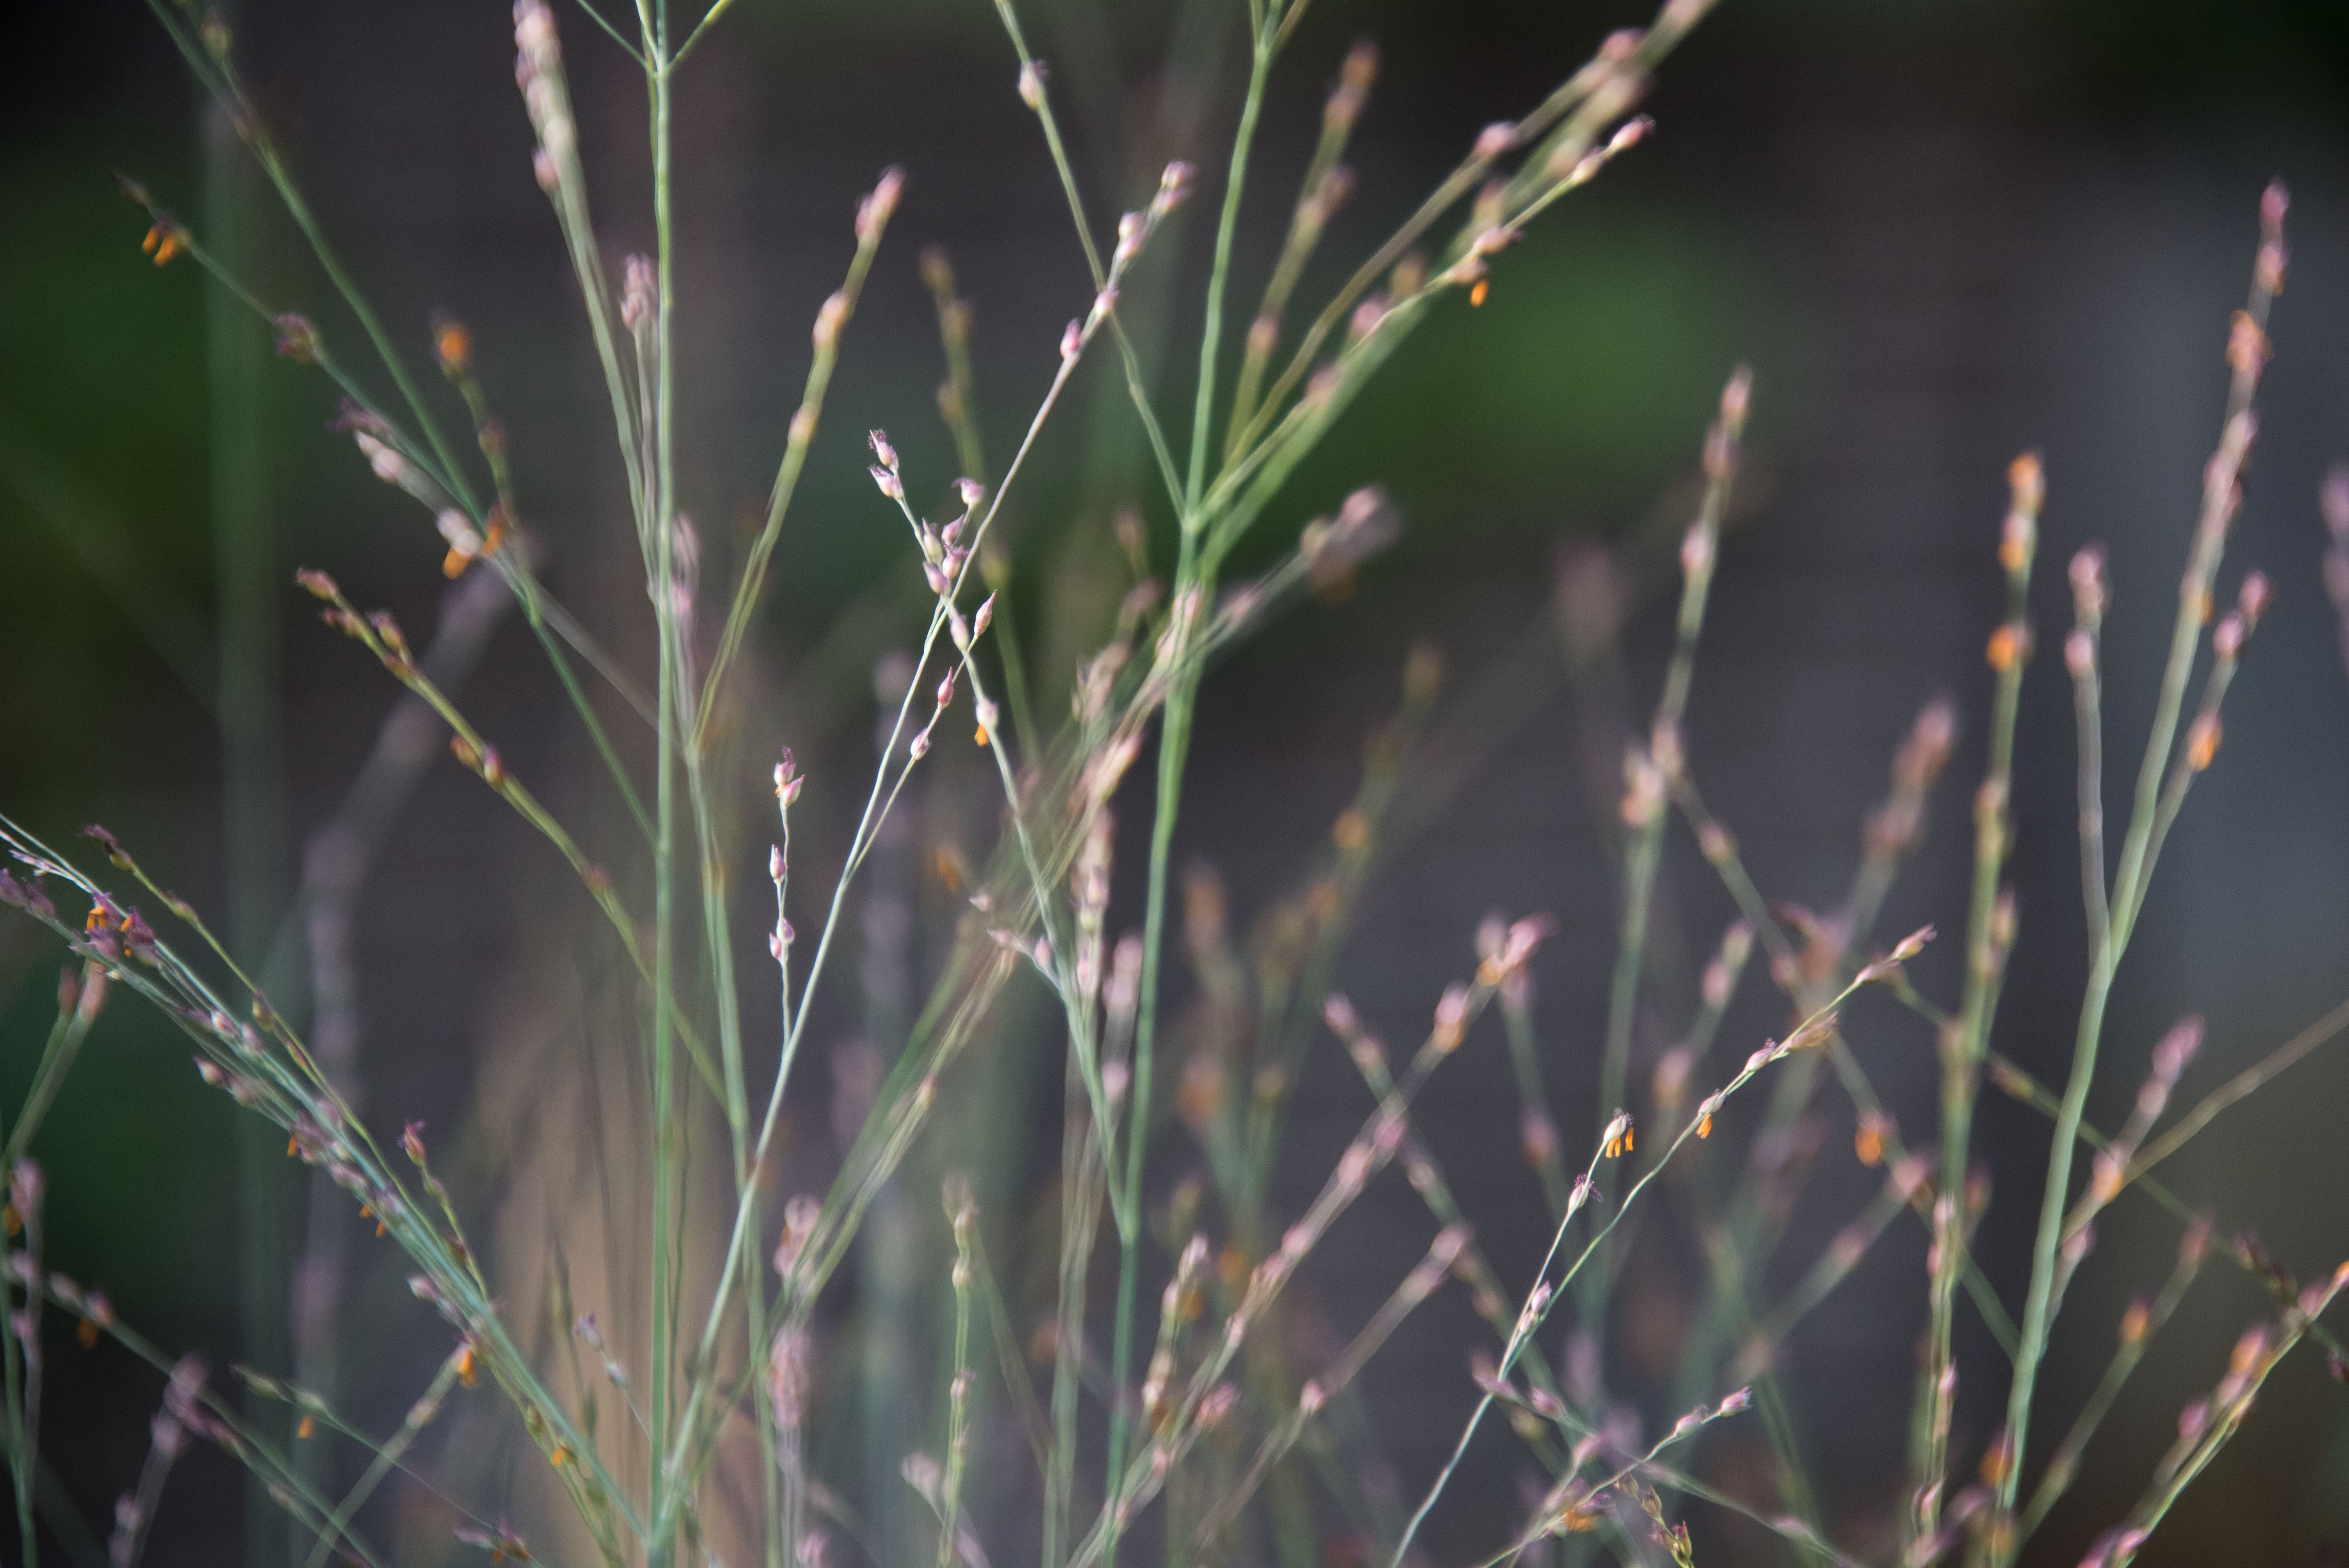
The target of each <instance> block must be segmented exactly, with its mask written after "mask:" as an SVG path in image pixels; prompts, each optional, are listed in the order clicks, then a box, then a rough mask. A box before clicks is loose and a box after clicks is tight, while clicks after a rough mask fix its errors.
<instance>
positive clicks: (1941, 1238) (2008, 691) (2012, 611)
mask: <svg viewBox="0 0 2349 1568" xmlns="http://www.w3.org/2000/svg"><path fill="white" fill-rule="evenodd" d="M2007 483H2008V489H2009V492H2010V496H2009V502H2008V508H2007V515H2006V521H2005V524H2004V531H2003V534H2002V538H2001V541H2000V543H1999V563H2000V564H2001V565H2002V567H2004V568H2005V571H2006V584H2007V610H2006V620H2005V622H2004V623H2003V624H2002V625H2001V626H2000V627H1999V629H1998V631H1997V632H1996V633H1995V634H1993V635H1992V638H1991V642H1990V652H1989V658H1990V665H1991V668H1992V670H1993V671H1995V672H1996V673H1997V679H1998V686H1997V695H1996V696H1995V697H1994V698H1993V699H1992V709H1991V730H1990V764H1989V771H1988V775H1987V777H1986V778H1985V779H1983V781H1982V789H1981V790H1980V792H1979V793H1978V794H1977V795H1976V797H1975V801H1974V874H1973V892H1972V897H1971V906H1970V910H1969V913H1968V915H1967V919H1966V971H1965V985H1964V993H1963V1000H1962V1002H1961V1004H1960V1008H1959V1015H1958V1020H1957V1023H1956V1026H1955V1027H1954V1028H1952V1029H1951V1030H1948V1031H1946V1032H1944V1034H1943V1036H1942V1039H1941V1176H1940V1190H1939V1191H1938V1192H1937V1193H1936V1195H1935V1198H1934V1203H1933V1246H1932V1252H1931V1254H1930V1271H1931V1283H1930V1287H1929V1292H1928V1296H1927V1322H1928V1327H1927V1331H1926V1334H1927V1337H1926V1346H1925V1362H1924V1365H1923V1367H1920V1369H1919V1372H1918V1382H1917V1397H1916V1403H1915V1405H1914V1406H1913V1412H1914V1413H1913V1415H1912V1420H1913V1422H1914V1426H1913V1427H1912V1429H1911V1434H1910V1450H1909V1462H1910V1465H1911V1468H1912V1469H1913V1470H1914V1471H1915V1475H1916V1481H1917V1491H1916V1494H1915V1495H1916V1502H1915V1508H1914V1511H1913V1513H1912V1515H1911V1517H1910V1519H1909V1526H1908V1530H1909V1534H1908V1539H1909V1542H1911V1543H1914V1542H1917V1541H1919V1540H1922V1539H1924V1538H1926V1537H1929V1536H1930V1535H1932V1534H1933V1533H1934V1532H1936V1531H1937V1530H1939V1529H1940V1500H1941V1492H1942V1488H1943V1485H1944V1482H1945V1478H1946V1476H1947V1473H1948V1470H1949V1443H1950V1422H1951V1418H1952V1416H1953V1414H1954V1412H1955V1409H1956V1389H1957V1381H1956V1379H1957V1373H1956V1370H1955V1368H1954V1367H1953V1366H1952V1364H1951V1335H1952V1333H1953V1331H1954V1328H1955V1325H1956V1321H1957V1315H1956V1309H1957V1293H1958V1280H1959V1277H1960V1274H1961V1272H1962V1265H1963V1262H1964V1258H1965V1253H1966V1246H1967V1233H1968V1231H1969V1229H1970V1225H1969V1222H1968V1219H1967V1216H1966V1213H1965V1202H1964V1193H1965V1190H1966V1174H1967V1172H1966V1165H1967V1161H1968V1160H1969V1159H1970V1158H1971V1140H1972V1129H1973V1111H1974V1103H1975V1101H1976V1099H1978V1098H1979V1097H1980V1094H1981V1092H1982V1053H1983V1052H1984V1051H1985V1050H1987V1049H1988V1048H1989V1041H1990V1029H1991V1015H1992V1007H1993V1006H1994V1005H1995V999H1996V996H1997V994H1998V988H1999V982H2000V979H2001V976H2002V974H2003V972H2004V969H2005V964H2006V954H2007V953H2008V952H2009V951H2010V950H2011V949H2012V948H2013V944H2014V931H2013V926H2014V910H2013V895H2012V894H2011V893H2008V894H2004V895H2002V893H2001V891H2000V887H1999V879H2000V877H2001V875H2002V873H2003V872H2004V869H2005V865H2006V859H2007V855H2008V853H2009V851H2010V849H2011V848H2012V845H2013V825H2012V823H2013V812H2012V808H2011V806H2010V803H2009V802H2010V798H2011V797H2012V795H2013V787H2014V725H2015V717H2016V715H2017V714H2018V713H2019V712H2020V711H2021V706H2022V696H2023V668H2024V666H2025V665H2026V664H2027V663H2028V662H2029V653H2030V645H2031V626H2030V623H2029V621H2028V620H2027V619H2026V614H2027V612H2028V607H2029V603H2030V592H2031V565H2032V560H2033V556H2034V555H2035V554H2036V553H2037V551H2038V545H2039V509H2040V505H2041V503H2042V501H2043V500H2044V497H2045V493H2046V481H2045V479H2044V475H2043V474H2042V471H2041V469H2040V464H2039V459H2038V458H2037V457H2036V456H2035V455H2032V454H2027V453H2026V454H2025V455H2023V456H2022V457H2019V458H2017V459H2015V460H2014V462H2013V465H2012V466H2011V467H2010V468H2009V469H2008V471H2007ZM2019 1348H2020V1347H2019V1346H2018V1350H2019Z"/></svg>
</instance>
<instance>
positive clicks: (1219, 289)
mask: <svg viewBox="0 0 2349 1568" xmlns="http://www.w3.org/2000/svg"><path fill="white" fill-rule="evenodd" d="M1270 22H1271V19H1270V18H1269V17H1268V18H1267V20H1266V24H1265V25H1263V26H1259V27H1258V29H1257V35H1256V37H1255V40H1254V47H1253V50H1252V52H1251V57H1250V60H1249V63H1248V83H1247V97H1246V98H1243V99H1242V100H1241V103H1240V124H1239V130H1238V132H1237V134H1236V135H1235V136H1234V137H1233V139H1232V160H1231V170H1230V172H1229V173H1228V174H1227V175H1226V177H1225V181H1224V210H1223V215H1222V217H1221V218H1219V219H1218V220H1217V221H1216V259H1215V263H1214V264H1213V266H1212V267H1211V268H1210V269H1209V271H1208V273H1207V306H1206V317H1205V319H1204V320H1203V322H1202V323H1201V325H1200V330H1199V386H1198V390H1197V391H1196V392H1195V394H1193V400H1192V405H1191V466H1190V469H1189V472H1188V473H1187V474H1186V475H1185V478H1184V481H1183V518H1184V523H1185V527H1186V528H1188V527H1192V526H1194V525H1195V524H1194V519H1195V514H1196V513H1197V511H1198V510H1199V492H1200V490H1202V488H1203V487H1205V485H1206V482H1207V449H1208V448H1209V446H1210V445H1211V444H1212V443H1213V440H1214V434H1215V418H1216V359H1217V356H1219V354H1220V352H1221V350H1222V347H1223V335H1224V291H1225V289H1226V287H1228V286H1229V285H1230V283H1231V271H1232V236H1233V235H1234V234H1235V233H1237V232H1238V230H1239V222H1240V197H1241V195H1242V194H1243V193H1244V192H1245V191H1246V190H1247V165H1248V153H1249V151H1250V150H1252V149H1253V148H1254V147H1255V145H1256V122H1257V115H1258V114H1259V113H1261V112H1262V110H1263V108H1264V89H1265V84H1266V82H1267V81H1268V80H1269V79H1270V77H1271V76H1272V56H1273V36H1272V32H1271V26H1270Z"/></svg>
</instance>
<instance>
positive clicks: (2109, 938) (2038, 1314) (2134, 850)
mask: <svg viewBox="0 0 2349 1568" xmlns="http://www.w3.org/2000/svg"><path fill="white" fill-rule="evenodd" d="M2285 206H2286V197H2285V195H2284V191H2283V187H2282V185H2280V184H2277V185H2271V186H2270V187H2269V188H2268V191H2267V193H2266V195H2265V196H2264V197H2263V198H2262V199H2261V209H2260V221H2261V246H2260V256H2259V260H2258V263H2257V264H2256V265H2255V266H2254V268H2253V271H2252V283H2251V297H2250V302H2249V304H2247V305H2246V307H2245V308H2244V310H2243V311H2242V312H2241V313H2240V315H2238V316H2237V318H2236V327H2235V334H2234V337H2233V339H2232V340H2231V341H2230V345H2229V353H2228V358H2229V361H2230V367H2231V369H2232V371H2233V376H2232V378H2231V381H2230V386H2229V388H2228V394H2227V416H2226V422H2225V426H2224V428H2223V432H2222V434H2221V436H2220V442H2219V448H2218V450H2217V452H2216V453H2215V454H2214V455H2213V457H2212V459H2211V460H2210V463H2209V468H2208V469H2207V470H2206V471H2205V475H2204V483H2203V494H2202V509H2201V515H2200V518H2199V520H2198V521H2197V523H2196V525H2195V531H2194V540H2193V544H2192V546H2191V550H2190V552H2189V559H2188V563H2187V568H2186V572H2185V574H2184V576H2183V578H2182V579H2181V580H2180V583H2179V585H2178V617H2177V620H2176V622H2175V624H2173V626H2172V628H2171V632H2170V642H2169V655H2168V661H2167V663H2166V665H2164V668H2163V671H2162V678H2161V690H2160V695H2159V696H2158V698H2157V700H2156V704H2155V707H2154V717H2153V723H2152V725H2151V727H2150V728H2149V730H2148V731H2147V738H2146V748H2145V759H2144V761H2143V763H2142V764H2141V765H2140V766H2139V768H2138V770H2137V796H2136V801H2135V804H2134V805H2133V807H2132V808H2131V810H2130V812H2129V822H2128V829H2127V833H2126V834H2125V835H2124V837H2123V839H2122V841H2121V851H2120V860H2119V863H2118V867H2117V869H2116V872H2115V875H2114V879H2113V894H2112V909H2111V912H2110V918H2109V921H2108V923H2107V931H2106V940H2105V941H2104V942H2103V943H2102V944H2099V945H2098V947H2097V948H2096V949H2095V952H2094V953H2092V954H2090V957H2089V971H2088V982H2087V986H2086V992H2085V995H2084V996H2083V997H2082V999H2081V1004H2080V1022H2079V1029H2078V1033H2077V1037H2076V1039H2075V1044H2074V1047H2073V1059H2072V1072H2071V1077H2070V1079H2069V1080H2068V1081H2067V1083H2066V1084H2065V1086H2064V1100H2063V1107H2062V1109H2061V1111H2060V1112H2059V1113H2058V1115H2057V1117H2056V1121H2055V1136H2054V1146H2053V1148H2052V1149H2051V1150H2050V1151H2049V1155H2048V1161H2047V1182H2046V1188H2045V1191H2044V1193H2043V1194H2042V1197H2041V1201H2040V1214H2039V1228H2038V1232H2037V1234H2036V1236H2035V1237H2034V1239H2033V1244H2032V1255H2031V1286H2030V1290H2029V1293H2028V1295H2026V1296H2025V1298H2024V1302H2023V1315H2022V1319H2021V1324H2022V1331H2023V1333H2022V1341H2021V1344H2020V1346H2018V1348H2017V1352H2016V1355H2015V1358H2014V1377H2013V1382H2012V1383H2011V1384H2010V1385H2009V1387H2008V1395H2007V1412H2006V1424H2005V1429H2004V1432H2003V1435H2002V1439H2001V1442H2002V1453H2003V1455H2004V1457H2005V1464H2004V1472H2003V1474H2002V1477H2001V1479H2000V1481H1999V1485H1998V1496H1997V1501H1996V1507H1997V1512H1996V1514H1995V1515H1994V1517H1993V1519H1992V1532H1993V1533H1992V1552H1991V1556H1992V1563H1994V1564H1996V1565H1998V1568H2004V1564H2006V1563H2011V1562H2012V1561H2013V1553H2014V1552H2015V1551H2016V1549H2017V1543H2016V1542H2014V1540H2013V1512H2014V1500H2015V1495H2016V1490H2017V1488H2018V1487H2019V1486H2020V1485H2021V1480H2022V1476H2021V1472H2022V1469H2023V1456H2024V1452H2025V1442H2026V1439H2028V1437H2029V1432H2028V1430H2027V1429H2028V1427H2029V1424H2030V1418H2031V1402H2032V1398H2033V1395H2034V1394H2035V1392H2036V1391H2037V1386H2038V1375H2039V1367H2040V1364H2041V1362H2042V1360H2043V1359H2044V1357H2045V1354H2046V1347H2047V1340H2048V1336H2049V1334H2050V1332H2051V1331H2052V1328H2053V1325H2054V1314H2055V1309H2056V1305H2057V1302H2056V1293H2055V1278H2056V1268H2057V1264H2058V1261H2059V1260H2058V1258H2057V1255H2056V1252H2057V1247H2058V1244H2059V1243H2060V1241H2061V1238H2062V1231H2063V1225H2064V1209H2065V1207H2066V1205H2067V1204H2068V1202H2069V1201H2070V1187H2071V1177H2072V1156H2073V1150H2074V1147H2075V1142H2076V1140H2077V1136H2078V1132H2079V1127H2080V1119H2081V1117H2082V1115H2083V1114H2084V1113H2085V1110H2086V1108H2087V1099H2088V1089H2089V1087H2090V1085H2091V1084H2092V1083H2093V1081H2094V1080H2095V1070H2096V1057H2097V1050H2098V1047H2099V1046H2100V1045H2101V1044H2102V1043H2103V1037H2104V1021H2105V1008H2106V1002H2107V1001H2108V999H2109V998H2110V995H2111V993H2112V985H2113V979H2114V976H2115V974H2116V971H2117V970H2118V968H2119V965H2120V959H2121V955H2122V954H2123V953H2124V952H2126V951H2127V946H2128V940H2129V936H2130V934H2132V932H2133V931H2134V930H2135V928H2136V924H2137V915H2138V913H2140V912H2141V911H2142V909H2143V908H2144V904H2145V893H2146V888H2147V883H2148V882H2150V881H2151V878H2152V873H2153V859H2152V854H2151V851H2152V850H2153V849H2154V848H2155V830H2156V825H2157V822H2158V819H2159V817H2160V814H2161V793H2162V788H2161V787H2162V782H2163V779H2164V776H2165V774H2166V773H2167V772H2168V763H2169V758H2170V752H2171V748H2172V747H2173V745H2174V744H2175V742H2176V740H2177V736H2178V718H2179V716H2180V712H2181V710H2182V708H2183V707H2184V705H2185V698H2186V683H2187V679H2188V676H2189V675H2190V674H2191V672H2192V670H2193V666H2194V658H2195V653H2196V650H2197V649H2198V648H2199V645H2200V642H2201V630H2202V626H2203V624H2204V622H2205V620H2206V619H2207V618H2208V616H2209V596H2210V585H2211V581H2212V579H2213V578H2214V577H2215V576H2216V575H2217V574H2218V570H2219V562H2220V556H2221V555H2222V554H2223V553H2224V552H2225V550H2226V544H2227V533H2228V529H2229V525H2230V523H2231V522H2232V521H2233V519H2234V514H2235V511H2236V509H2237V507H2238V506H2239V505H2240V501H2241V497H2240V490H2239V485H2238V481H2239V480H2240V477H2241V474H2242V469H2243V465H2244V462H2245V461H2246V459H2248V458H2249V456H2250V450H2251V439H2252V436H2253V433H2254V431H2255V429H2256V428H2257V425H2256V420H2255V419H2254V418H2253V416H2252V413H2251V402H2252V397H2253V395H2254V393H2255V392H2256V391H2257V390H2258V387H2259V378H2260V372H2261V370H2262V369H2263V368H2265V366H2266V361H2267V352H2268V350H2267V337H2266V329H2267V319H2268V311H2269V307H2270V306H2271V304H2273V303H2274V299H2275V295H2276V293H2277V291H2278V290H2279V289H2280V288H2281V287H2282V281H2283V259H2282V258H2283V217H2284V209H2285Z"/></svg>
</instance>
